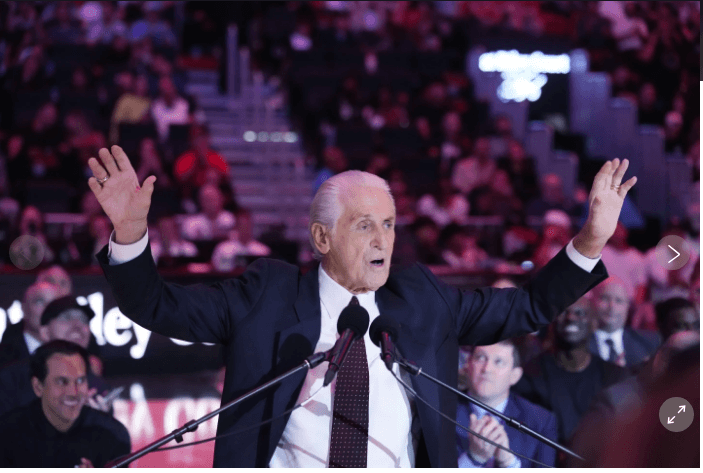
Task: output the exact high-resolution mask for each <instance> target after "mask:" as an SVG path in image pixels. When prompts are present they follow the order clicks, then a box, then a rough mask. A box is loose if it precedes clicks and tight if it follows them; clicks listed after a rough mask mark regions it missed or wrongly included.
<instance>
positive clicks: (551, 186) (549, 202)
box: [527, 174, 580, 217]
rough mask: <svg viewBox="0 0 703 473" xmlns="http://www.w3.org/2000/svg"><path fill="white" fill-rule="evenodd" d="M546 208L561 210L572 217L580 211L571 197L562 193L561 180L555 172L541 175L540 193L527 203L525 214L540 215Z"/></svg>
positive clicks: (562, 185)
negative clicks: (539, 195)
mask: <svg viewBox="0 0 703 473" xmlns="http://www.w3.org/2000/svg"><path fill="white" fill-rule="evenodd" d="M547 210H563V211H564V212H566V213H567V214H569V215H570V216H572V217H575V216H578V214H579V213H580V209H578V208H577V207H576V205H575V204H574V202H573V199H571V198H569V197H568V196H565V195H564V184H563V181H562V180H561V177H559V176H558V175H556V174H546V175H544V176H542V195H541V197H539V198H537V199H535V200H533V201H532V202H530V203H529V204H528V206H527V215H534V216H542V215H544V214H545V213H546V212H547Z"/></svg>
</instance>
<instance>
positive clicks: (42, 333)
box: [39, 325, 50, 343]
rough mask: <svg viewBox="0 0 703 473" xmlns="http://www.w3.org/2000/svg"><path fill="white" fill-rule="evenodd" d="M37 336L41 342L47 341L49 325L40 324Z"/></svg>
mask: <svg viewBox="0 0 703 473" xmlns="http://www.w3.org/2000/svg"><path fill="white" fill-rule="evenodd" d="M39 338H40V339H41V341H42V342H44V343H46V342H49V341H50V340H49V327H48V326H47V325H42V326H41V327H39Z"/></svg>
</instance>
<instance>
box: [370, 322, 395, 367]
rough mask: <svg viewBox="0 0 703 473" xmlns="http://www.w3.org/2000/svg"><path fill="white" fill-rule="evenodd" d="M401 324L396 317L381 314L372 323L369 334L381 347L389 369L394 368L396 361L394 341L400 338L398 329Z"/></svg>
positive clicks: (382, 357) (383, 358)
mask: <svg viewBox="0 0 703 473" xmlns="http://www.w3.org/2000/svg"><path fill="white" fill-rule="evenodd" d="M399 329H400V324H398V322H396V321H395V319H394V318H392V317H389V316H387V315H379V316H378V317H376V319H375V320H374V321H373V322H372V323H371V328H370V329H369V336H370V337H371V341H372V342H373V343H374V344H375V345H377V346H379V347H381V359H382V360H383V361H384V363H386V368H388V370H389V371H392V369H393V361H395V350H394V348H393V343H394V342H395V341H396V339H397V338H398V330H399Z"/></svg>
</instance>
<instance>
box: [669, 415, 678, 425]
mask: <svg viewBox="0 0 703 473" xmlns="http://www.w3.org/2000/svg"><path fill="white" fill-rule="evenodd" d="M674 419H676V416H674V417H669V418H668V422H667V424H673V423H674Z"/></svg>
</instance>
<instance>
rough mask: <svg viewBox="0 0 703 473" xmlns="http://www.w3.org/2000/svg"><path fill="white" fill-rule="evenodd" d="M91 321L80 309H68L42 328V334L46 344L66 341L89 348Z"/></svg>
mask: <svg viewBox="0 0 703 473" xmlns="http://www.w3.org/2000/svg"><path fill="white" fill-rule="evenodd" d="M89 322H90V320H89V319H88V316H86V315H85V313H84V312H83V311H82V310H80V309H68V310H65V311H63V312H62V313H61V314H60V315H59V316H58V317H56V318H54V319H52V320H50V321H49V323H48V324H46V325H44V326H42V328H41V334H42V338H43V339H44V341H45V342H50V341H52V340H66V341H67V342H73V343H75V344H78V345H80V346H82V347H83V348H88V344H89V343H90V327H89V325H88V324H89Z"/></svg>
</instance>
